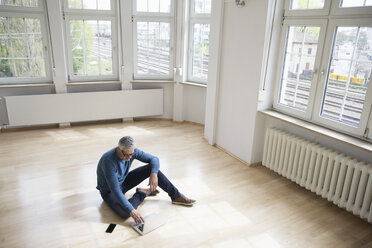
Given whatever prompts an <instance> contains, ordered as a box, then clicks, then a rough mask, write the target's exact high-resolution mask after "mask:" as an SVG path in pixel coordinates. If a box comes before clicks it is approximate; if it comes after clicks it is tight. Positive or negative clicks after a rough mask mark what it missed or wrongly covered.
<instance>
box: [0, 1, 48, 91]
mask: <svg viewBox="0 0 372 248" xmlns="http://www.w3.org/2000/svg"><path fill="white" fill-rule="evenodd" d="M0 6H1V8H0V16H2V17H13V18H35V19H39V20H40V29H41V40H42V46H43V57H44V67H45V68H44V69H45V76H44V77H4V78H0V84H37V83H51V81H52V74H51V52H50V45H49V32H48V28H47V20H46V17H45V5H44V2H43V1H42V0H38V7H20V6H7V5H5V6H4V5H0Z"/></svg>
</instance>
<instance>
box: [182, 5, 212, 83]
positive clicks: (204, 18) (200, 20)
mask: <svg viewBox="0 0 372 248" xmlns="http://www.w3.org/2000/svg"><path fill="white" fill-rule="evenodd" d="M190 2H191V4H190V11H189V13H190V14H189V28H188V32H189V34H188V50H187V51H188V52H187V81H190V82H195V83H202V84H207V82H208V75H207V79H203V78H200V77H195V76H193V75H192V61H193V55H194V51H193V45H194V24H209V32H210V24H211V21H210V18H211V14H207V13H203V14H198V13H195V12H194V3H195V1H194V0H190ZM208 59H209V58H208Z"/></svg>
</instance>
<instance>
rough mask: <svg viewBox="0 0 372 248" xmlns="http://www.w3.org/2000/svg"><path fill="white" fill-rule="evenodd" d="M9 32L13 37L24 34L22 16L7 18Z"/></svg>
mask: <svg viewBox="0 0 372 248" xmlns="http://www.w3.org/2000/svg"><path fill="white" fill-rule="evenodd" d="M7 19H8V24H9V32H10V33H11V35H12V36H14V37H20V36H22V35H24V34H25V22H24V19H23V18H7Z"/></svg>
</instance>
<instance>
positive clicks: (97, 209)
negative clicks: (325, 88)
mask: <svg viewBox="0 0 372 248" xmlns="http://www.w3.org/2000/svg"><path fill="white" fill-rule="evenodd" d="M124 135H131V136H133V137H134V138H135V139H136V142H137V146H138V147H139V148H141V149H143V150H144V151H147V152H149V153H152V154H154V155H157V156H158V157H159V158H160V168H161V170H162V171H163V172H164V173H165V174H166V175H167V176H168V178H170V179H171V181H172V182H173V183H174V184H175V185H176V186H177V187H178V188H179V189H180V191H181V192H182V193H184V194H186V195H187V196H189V197H192V198H195V199H196V200H197V203H196V204H195V205H194V206H193V207H182V206H176V205H172V204H171V202H170V200H169V198H168V196H167V195H166V194H165V193H164V192H161V193H160V194H159V195H158V196H156V197H152V198H147V199H146V200H145V202H144V204H142V205H141V206H140V207H139V211H140V213H142V215H144V216H145V215H147V214H150V213H152V212H165V213H167V214H168V221H167V224H166V225H164V226H162V227H161V228H159V229H157V230H155V231H154V232H152V233H149V234H147V235H146V236H139V235H138V234H137V233H136V232H135V231H134V230H132V229H131V228H130V227H129V223H130V221H131V220H130V219H128V220H123V219H121V218H120V217H118V216H116V215H115V214H114V213H113V212H112V211H111V210H110V209H109V208H108V206H107V205H106V204H105V203H103V202H102V199H101V198H100V195H99V193H98V191H97V190H96V189H95V187H96V165H97V161H98V160H99V158H100V156H101V155H102V154H103V153H104V152H105V151H107V150H108V149H110V148H112V147H114V146H115V145H116V144H117V141H118V139H119V138H120V137H121V136H124ZM139 165H140V163H138V162H136V163H134V164H133V166H132V167H133V168H135V167H137V166H139ZM146 184H147V181H145V182H144V183H143V184H142V186H146ZM132 194H133V191H130V192H128V194H127V196H128V197H130V195H132ZM0 216H1V219H0V247H228V248H232V247H265V248H266V247H270V248H271V247H296V248H297V247H337V248H342V247H372V225H370V224H368V223H367V222H366V221H364V220H361V219H359V218H358V217H356V216H353V215H352V214H351V213H349V212H347V211H345V210H342V209H339V208H338V207H337V206H335V205H333V204H331V203H329V202H328V201H326V200H324V199H322V198H320V197H318V196H316V195H315V194H314V193H311V192H309V191H307V190H305V189H303V188H301V187H300V186H298V185H296V184H295V183H292V182H290V181H289V180H287V179H285V178H283V177H281V176H279V175H277V174H275V173H274V172H272V171H270V170H268V169H266V168H264V167H262V166H258V167H248V166H246V165H244V164H243V163H241V162H239V161H238V160H237V159H235V158H233V157H231V156H229V155H228V154H226V153H224V152H223V151H221V150H220V149H217V148H215V147H212V146H210V145H208V143H207V142H206V141H205V140H204V139H203V127H201V126H198V125H192V124H189V123H181V124H179V123H173V122H171V121H135V122H134V123H111V124H102V125H87V126H79V127H72V128H67V129H54V128H51V129H42V130H32V131H18V132H8V133H1V134H0ZM110 223H116V224H118V225H117V227H116V229H115V230H114V232H113V233H111V234H108V233H105V230H106V228H107V226H108V224H110Z"/></svg>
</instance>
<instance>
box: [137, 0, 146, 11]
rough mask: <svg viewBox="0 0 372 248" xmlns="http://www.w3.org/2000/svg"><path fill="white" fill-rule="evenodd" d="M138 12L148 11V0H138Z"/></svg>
mask: <svg viewBox="0 0 372 248" xmlns="http://www.w3.org/2000/svg"><path fill="white" fill-rule="evenodd" d="M137 12H147V0H137Z"/></svg>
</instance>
